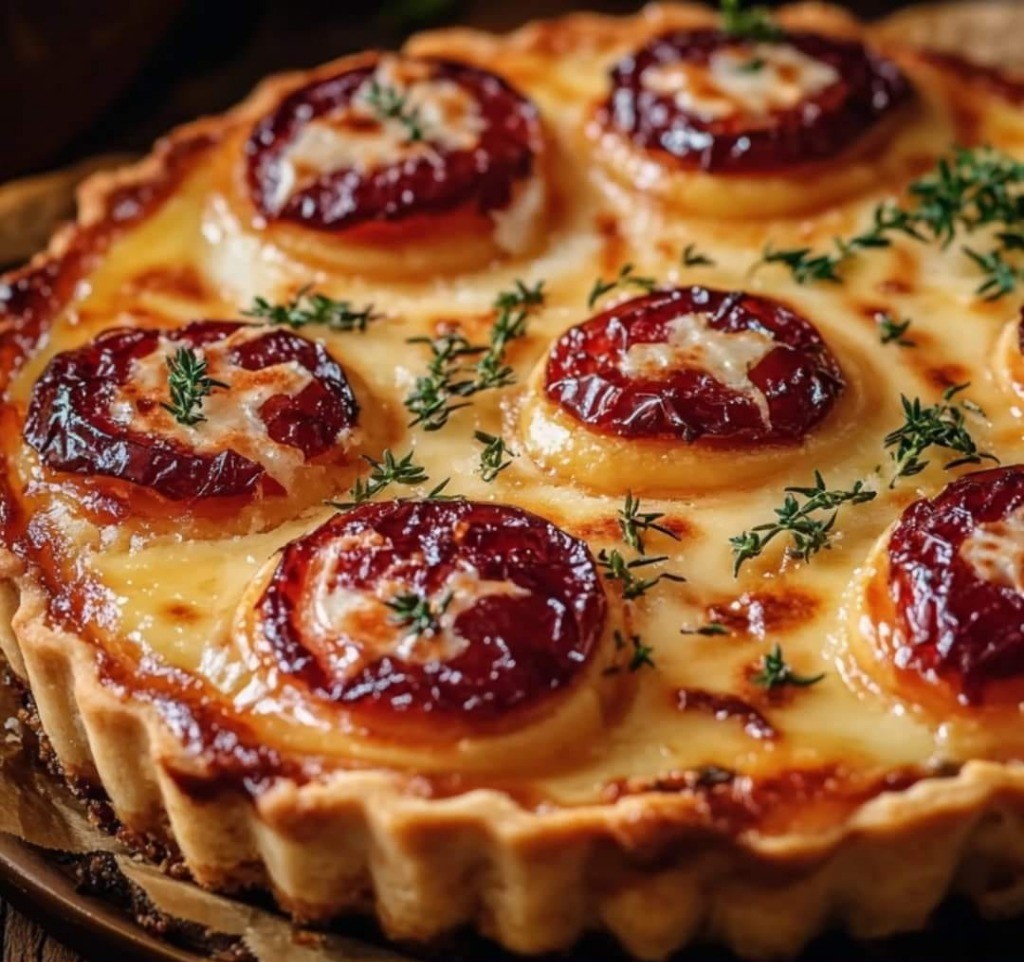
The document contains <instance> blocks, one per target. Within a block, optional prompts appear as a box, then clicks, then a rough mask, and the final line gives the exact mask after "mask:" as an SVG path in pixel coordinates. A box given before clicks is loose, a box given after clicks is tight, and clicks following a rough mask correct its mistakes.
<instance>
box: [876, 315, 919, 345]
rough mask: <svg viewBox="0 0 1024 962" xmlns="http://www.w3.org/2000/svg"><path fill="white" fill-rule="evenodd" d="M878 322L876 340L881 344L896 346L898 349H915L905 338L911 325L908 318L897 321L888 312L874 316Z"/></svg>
mask: <svg viewBox="0 0 1024 962" xmlns="http://www.w3.org/2000/svg"><path fill="white" fill-rule="evenodd" d="M875 320H876V321H878V339H879V340H880V341H881V342H882V343H883V344H896V345H897V346H898V347H916V344H915V342H914V341H912V340H910V338H908V337H906V336H905V335H906V333H907V331H909V330H910V325H911V324H912V323H913V322H912V321H911V320H910V318H909V317H905V318H903V320H901V321H898V320H896V318H895V317H893V315H892V314H890V313H889V312H888V311H881V312H880V313H879V314H877V315H876V316H875Z"/></svg>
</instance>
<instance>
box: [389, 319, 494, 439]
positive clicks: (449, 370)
mask: <svg viewBox="0 0 1024 962" xmlns="http://www.w3.org/2000/svg"><path fill="white" fill-rule="evenodd" d="M408 343H409V344H425V345H427V346H428V347H429V348H430V353H431V358H430V363H429V364H428V365H427V373H426V374H422V375H420V376H419V377H418V378H416V383H415V385H414V386H413V389H412V391H411V392H410V393H409V395H408V396H407V397H406V399H405V406H406V408H407V409H408V411H409V413H410V414H412V415H414V417H413V419H412V421H410V422H409V427H415V426H416V425H417V424H422V425H423V428H424V430H426V431H438V430H440V429H441V428H443V427H444V426H445V425H446V424H447V423H448V418H449V417H451V415H452V414H453V413H454V412H455V411H458V410H459V409H460V408H464V407H468V406H469V401H464V400H458V399H459V398H465V397H468V396H469V395H470V394H472V393H473V387H474V382H473V379H472V378H468V377H465V376H463V375H464V373H465V369H464V368H463V366H462V358H465V357H471V356H474V355H479V354H481V353H482V352H483V351H484V348H482V347H476V346H474V345H473V344H470V343H469V341H467V340H466V338H464V337H463V336H462V335H461V334H443V335H441V336H440V337H437V338H430V337H413V338H410V339H409V341H408Z"/></svg>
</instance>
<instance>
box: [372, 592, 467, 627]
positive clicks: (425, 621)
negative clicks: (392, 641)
mask: <svg viewBox="0 0 1024 962" xmlns="http://www.w3.org/2000/svg"><path fill="white" fill-rule="evenodd" d="M451 602H452V594H451V592H449V593H448V594H446V595H445V596H444V598H442V599H441V601H440V602H439V604H438V605H437V607H436V608H435V607H434V606H433V605H432V604H431V603H430V599H429V598H425V597H424V596H423V595H418V594H416V592H414V591H409V592H405V593H404V594H400V595H395V597H394V598H392V599H391V600H390V601H386V602H384V603H385V604H386V605H387V606H388V607H389V608H390V609H391V611H392V614H391V621H392V623H393V624H396V625H402V626H404V627H405V628H407V629H408V631H407V632H406V633H407V634H408V635H416V636H419V635H434V634H437V632H438V631H439V630H440V628H441V616H442V615H443V614H444V613H445V611H447V609H448V606H449V605H450V604H451Z"/></svg>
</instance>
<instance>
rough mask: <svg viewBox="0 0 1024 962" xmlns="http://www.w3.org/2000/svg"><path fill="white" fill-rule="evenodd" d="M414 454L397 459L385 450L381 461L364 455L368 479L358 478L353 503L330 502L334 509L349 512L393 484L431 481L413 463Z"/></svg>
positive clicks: (353, 488) (437, 489) (353, 489)
mask: <svg viewBox="0 0 1024 962" xmlns="http://www.w3.org/2000/svg"><path fill="white" fill-rule="evenodd" d="M412 456H413V452H412V451H410V452H409V453H408V454H407V455H405V457H403V458H399V459H396V458H395V456H394V454H392V453H391V450H390V449H388V450H385V451H384V453H383V455H381V460H380V461H377V460H375V459H374V458H371V457H370V456H369V455H366V454H364V455H363V460H364V461H366V463H367V464H369V465H370V474H369V477H368V478H367V479H364V478H357V479H356V483H355V484H354V485H353V486H352V490H351V492H350V494H351V497H352V500H351V501H328V502H327V504H329V505H330V506H331V507H332V508H337V509H338V510H339V511H347V510H348V509H349V508H352V507H355V505H357V504H362V503H363V502H364V501H369V499H370V498H372V497H375V496H376V495H378V494H380V493H381V491H383V490H384V489H385V488H387V487H389V486H390V485H392V484H401V485H406V486H412V485H416V484H423V483H424V482H426V481H429V480H430V479H429V478H428V477H427V472H426V471H425V470H424V469H423V468H421V467H420V466H419V465H418V464H415V463H413V460H412ZM447 483H448V482H447V481H445V482H443V483H442V484H441V485H440V486H439V487H438V488H435V489H434V491H433V492H431V494H430V495H428V496H427V497H428V499H429V498H431V497H436V495H437V492H438V491H440V490H441V489H442V488H443V487H444V485H445V484H447Z"/></svg>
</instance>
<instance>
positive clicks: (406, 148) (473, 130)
mask: <svg viewBox="0 0 1024 962" xmlns="http://www.w3.org/2000/svg"><path fill="white" fill-rule="evenodd" d="M374 84H378V85H380V88H381V89H383V90H386V91H389V92H390V91H393V92H394V93H395V94H396V95H397V96H398V97H400V98H402V101H403V106H402V110H403V112H404V113H405V114H406V115H407V116H412V115H414V116H415V118H416V123H417V125H418V126H419V127H420V129H422V131H423V138H422V139H421V140H410V131H409V127H408V125H407V124H406V123H404V122H403V121H402V120H401V119H400V118H399V117H381V115H380V113H379V112H378V110H377V109H375V107H374V106H373V105H372V103H371V97H372V91H373V85H374ZM483 129H484V118H483V114H482V113H481V111H480V105H479V103H478V102H477V101H476V99H475V98H474V97H472V96H471V95H470V94H469V93H468V92H467V91H465V90H464V89H463V88H462V87H460V86H459V85H458V84H457V83H454V82H453V81H451V80H448V79H445V78H434V77H431V76H430V68H429V66H427V65H425V64H420V63H416V62H408V61H402V60H400V59H399V58H397V57H384V58H382V59H381V61H380V63H379V64H378V65H377V69H376V70H375V71H374V73H373V74H372V76H371V77H369V78H368V79H367V80H366V81H365V82H364V83H363V85H362V86H361V87H360V88H359V89H358V90H357V91H356V93H355V94H354V95H353V97H352V99H351V100H350V101H349V102H348V103H347V104H345V105H344V106H343V107H341V108H340V109H338V110H333V111H329V112H327V113H325V114H321V115H320V116H319V117H316V118H314V119H313V120H311V121H310V122H309V123H307V124H305V125H303V126H302V128H301V129H300V130H299V132H298V134H297V135H296V136H295V138H294V139H293V140H292V141H291V143H289V145H288V146H287V147H286V148H285V150H284V151H283V152H282V154H281V156H280V159H279V167H278V181H277V186H276V188H275V191H274V196H273V197H272V198H271V201H270V206H271V208H272V209H273V210H275V211H277V210H280V209H281V208H282V207H283V206H284V205H285V204H286V203H287V201H288V200H289V198H290V197H291V196H292V195H293V194H295V193H296V192H297V191H300V190H303V189H305V188H306V187H308V186H310V185H311V184H312V183H314V182H315V181H316V180H317V179H318V178H320V177H322V176H324V175H325V174H330V173H332V172H333V171H337V170H348V169H352V170H355V171H357V172H365V171H368V170H372V169H373V168H375V167H380V166H384V165H386V164H394V163H398V162H401V161H404V160H409V159H411V158H413V157H436V156H437V150H438V149H439V148H440V149H444V150H452V151H454V150H471V149H473V148H474V147H475V146H476V145H477V144H478V143H479V141H480V134H481V133H482V131H483Z"/></svg>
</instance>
